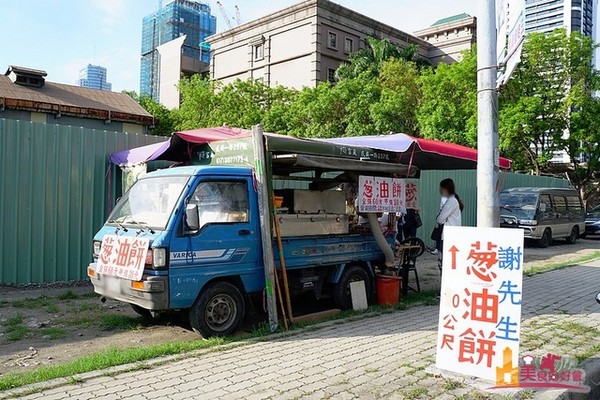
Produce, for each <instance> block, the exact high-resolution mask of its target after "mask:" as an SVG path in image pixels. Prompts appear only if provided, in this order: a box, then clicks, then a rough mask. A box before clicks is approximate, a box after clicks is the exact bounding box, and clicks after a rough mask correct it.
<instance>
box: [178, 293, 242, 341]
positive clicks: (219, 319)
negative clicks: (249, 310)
mask: <svg viewBox="0 0 600 400" xmlns="http://www.w3.org/2000/svg"><path fill="white" fill-rule="evenodd" d="M244 311H245V306H244V298H243V296H242V294H241V293H240V291H239V290H238V288H236V287H235V286H233V285H232V284H230V283H227V282H215V283H212V284H210V285H208V286H207V287H206V288H205V289H204V290H203V291H202V293H201V294H200V297H198V299H197V300H196V302H195V303H194V305H193V306H192V308H191V309H190V325H191V326H192V329H193V330H194V332H196V333H197V334H199V335H202V337H204V338H209V337H212V336H227V335H231V334H232V333H234V332H235V331H236V330H237V329H238V328H239V326H240V325H241V323H242V321H243V319H244Z"/></svg>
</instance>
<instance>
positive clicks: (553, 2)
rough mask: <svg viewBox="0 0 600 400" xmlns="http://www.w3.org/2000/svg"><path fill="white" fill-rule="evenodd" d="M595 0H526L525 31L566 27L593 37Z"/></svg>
mask: <svg viewBox="0 0 600 400" xmlns="http://www.w3.org/2000/svg"><path fill="white" fill-rule="evenodd" d="M596 6H597V0H526V6H525V31H526V32H550V31H552V30H554V29H556V28H562V27H565V28H567V31H568V32H576V31H577V32H581V33H583V34H584V35H586V36H590V37H594V36H595V35H594V22H595V21H594V12H595V9H596Z"/></svg>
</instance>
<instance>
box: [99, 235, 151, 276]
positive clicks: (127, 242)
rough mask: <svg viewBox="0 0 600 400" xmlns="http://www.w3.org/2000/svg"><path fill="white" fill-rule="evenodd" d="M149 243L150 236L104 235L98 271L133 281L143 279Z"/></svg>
mask: <svg viewBox="0 0 600 400" xmlns="http://www.w3.org/2000/svg"><path fill="white" fill-rule="evenodd" d="M149 245H150V241H149V239H148V238H138V237H132V236H117V235H106V236H104V238H103V239H102V247H101V248H100V255H99V256H98V263H97V265H96V272H97V273H98V274H102V275H112V276H118V277H119V278H125V279H131V280H133V281H139V280H141V279H142V275H143V274H144V265H145V264H146V256H147V255H148V247H149Z"/></svg>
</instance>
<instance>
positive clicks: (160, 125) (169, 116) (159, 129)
mask: <svg viewBox="0 0 600 400" xmlns="http://www.w3.org/2000/svg"><path fill="white" fill-rule="evenodd" d="M122 93H125V94H126V95H128V96H129V97H131V98H132V99H134V100H135V101H137V102H138V103H139V104H140V105H141V106H142V107H144V109H145V110H146V111H148V112H149V113H150V114H152V116H153V117H154V118H155V122H154V127H153V128H152V133H153V134H155V135H160V136H170V135H171V133H172V132H173V131H174V120H173V112H172V111H171V110H169V109H168V108H167V107H165V106H163V105H162V104H160V103H158V102H157V101H156V100H154V99H152V98H150V97H149V96H148V95H145V94H142V95H138V94H137V93H136V92H135V91H133V90H131V91H128V90H123V92H122Z"/></svg>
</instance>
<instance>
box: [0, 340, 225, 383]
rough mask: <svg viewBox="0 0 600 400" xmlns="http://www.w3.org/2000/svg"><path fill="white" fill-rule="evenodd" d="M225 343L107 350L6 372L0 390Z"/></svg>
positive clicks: (209, 341) (193, 343)
mask: <svg viewBox="0 0 600 400" xmlns="http://www.w3.org/2000/svg"><path fill="white" fill-rule="evenodd" d="M226 342H228V340H225V339H217V338H215V339H209V340H203V339H199V340H194V341H191V342H169V343H162V344H158V345H154V346H148V347H135V348H129V349H118V348H109V349H106V350H103V351H101V352H98V353H96V354H90V355H87V356H82V357H79V358H76V359H75V360H73V361H69V362H67V363H64V364H60V365H53V366H45V367H39V368H36V369H34V370H31V371H25V372H9V373H8V374H5V375H3V376H0V390H7V389H13V388H16V387H19V386H23V385H28V384H31V383H36V382H43V381H47V380H50V379H56V378H63V377H66V376H73V375H76V374H82V373H85V372H90V371H95V370H98V369H103V368H108V367H113V366H115V365H122V364H128V363H134V362H141V361H145V360H149V359H151V358H156V357H160V356H164V355H170V354H181V353H185V352H188V351H192V350H198V349H205V348H209V347H213V346H217V345H219V344H223V343H226Z"/></svg>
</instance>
